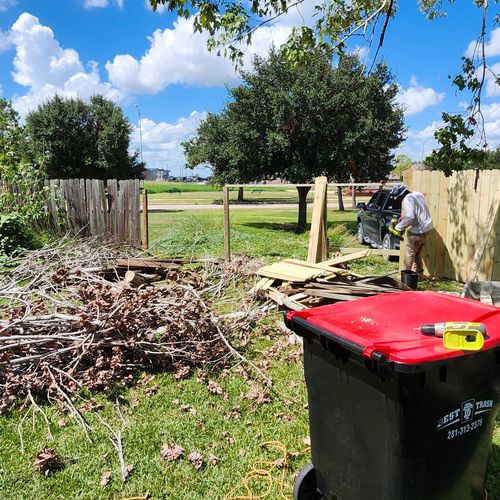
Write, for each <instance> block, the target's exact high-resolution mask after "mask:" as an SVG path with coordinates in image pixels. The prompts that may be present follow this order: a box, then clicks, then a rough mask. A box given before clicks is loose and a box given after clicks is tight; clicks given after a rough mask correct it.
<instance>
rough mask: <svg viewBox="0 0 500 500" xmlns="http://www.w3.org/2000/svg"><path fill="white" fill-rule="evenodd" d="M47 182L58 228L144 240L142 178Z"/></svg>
mask: <svg viewBox="0 0 500 500" xmlns="http://www.w3.org/2000/svg"><path fill="white" fill-rule="evenodd" d="M45 185H46V186H47V187H48V190H47V208H48V211H49V215H50V223H51V225H52V227H53V228H54V229H55V230H58V231H63V232H67V231H71V232H74V233H79V234H81V235H84V236H100V235H102V236H103V237H106V236H112V237H114V238H116V239H118V240H120V241H123V242H126V243H130V244H132V245H137V246H139V245H140V244H141V222H140V188H139V180H137V179H133V180H124V181H116V180H108V181H102V180H98V179H51V180H48V181H45Z"/></svg>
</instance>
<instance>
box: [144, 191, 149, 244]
mask: <svg viewBox="0 0 500 500" xmlns="http://www.w3.org/2000/svg"><path fill="white" fill-rule="evenodd" d="M142 222H143V228H142V246H143V247H144V248H148V247H149V221H148V190H147V189H146V188H144V189H143V190H142Z"/></svg>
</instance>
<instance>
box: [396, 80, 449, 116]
mask: <svg viewBox="0 0 500 500" xmlns="http://www.w3.org/2000/svg"><path fill="white" fill-rule="evenodd" d="M443 98H444V92H436V91H435V90H434V89H433V88H430V87H423V86H422V85H420V84H419V83H418V82H417V79H416V77H414V76H412V77H411V79H410V86H409V87H408V88H407V89H404V88H402V87H400V89H399V92H398V95H397V97H396V102H398V103H399V104H402V105H403V107H404V108H405V115H407V116H411V115H414V114H416V113H420V112H421V111H423V110H424V109H426V108H428V107H430V106H435V105H436V104H439V103H440V102H441V101H442V100H443Z"/></svg>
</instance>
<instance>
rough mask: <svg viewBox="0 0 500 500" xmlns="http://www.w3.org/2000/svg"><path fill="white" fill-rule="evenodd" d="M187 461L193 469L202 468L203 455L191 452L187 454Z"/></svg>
mask: <svg viewBox="0 0 500 500" xmlns="http://www.w3.org/2000/svg"><path fill="white" fill-rule="evenodd" d="M188 460H189V461H190V462H191V463H192V464H193V465H194V468H195V469H197V470H198V469H201V468H202V467H203V455H202V454H201V453H200V452H199V451H193V452H192V453H190V454H189V456H188Z"/></svg>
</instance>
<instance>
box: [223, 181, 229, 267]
mask: <svg viewBox="0 0 500 500" xmlns="http://www.w3.org/2000/svg"><path fill="white" fill-rule="evenodd" d="M222 194H223V201H224V257H225V258H226V260H231V234H230V228H229V224H230V220H229V187H228V186H224V188H223V190H222Z"/></svg>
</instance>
